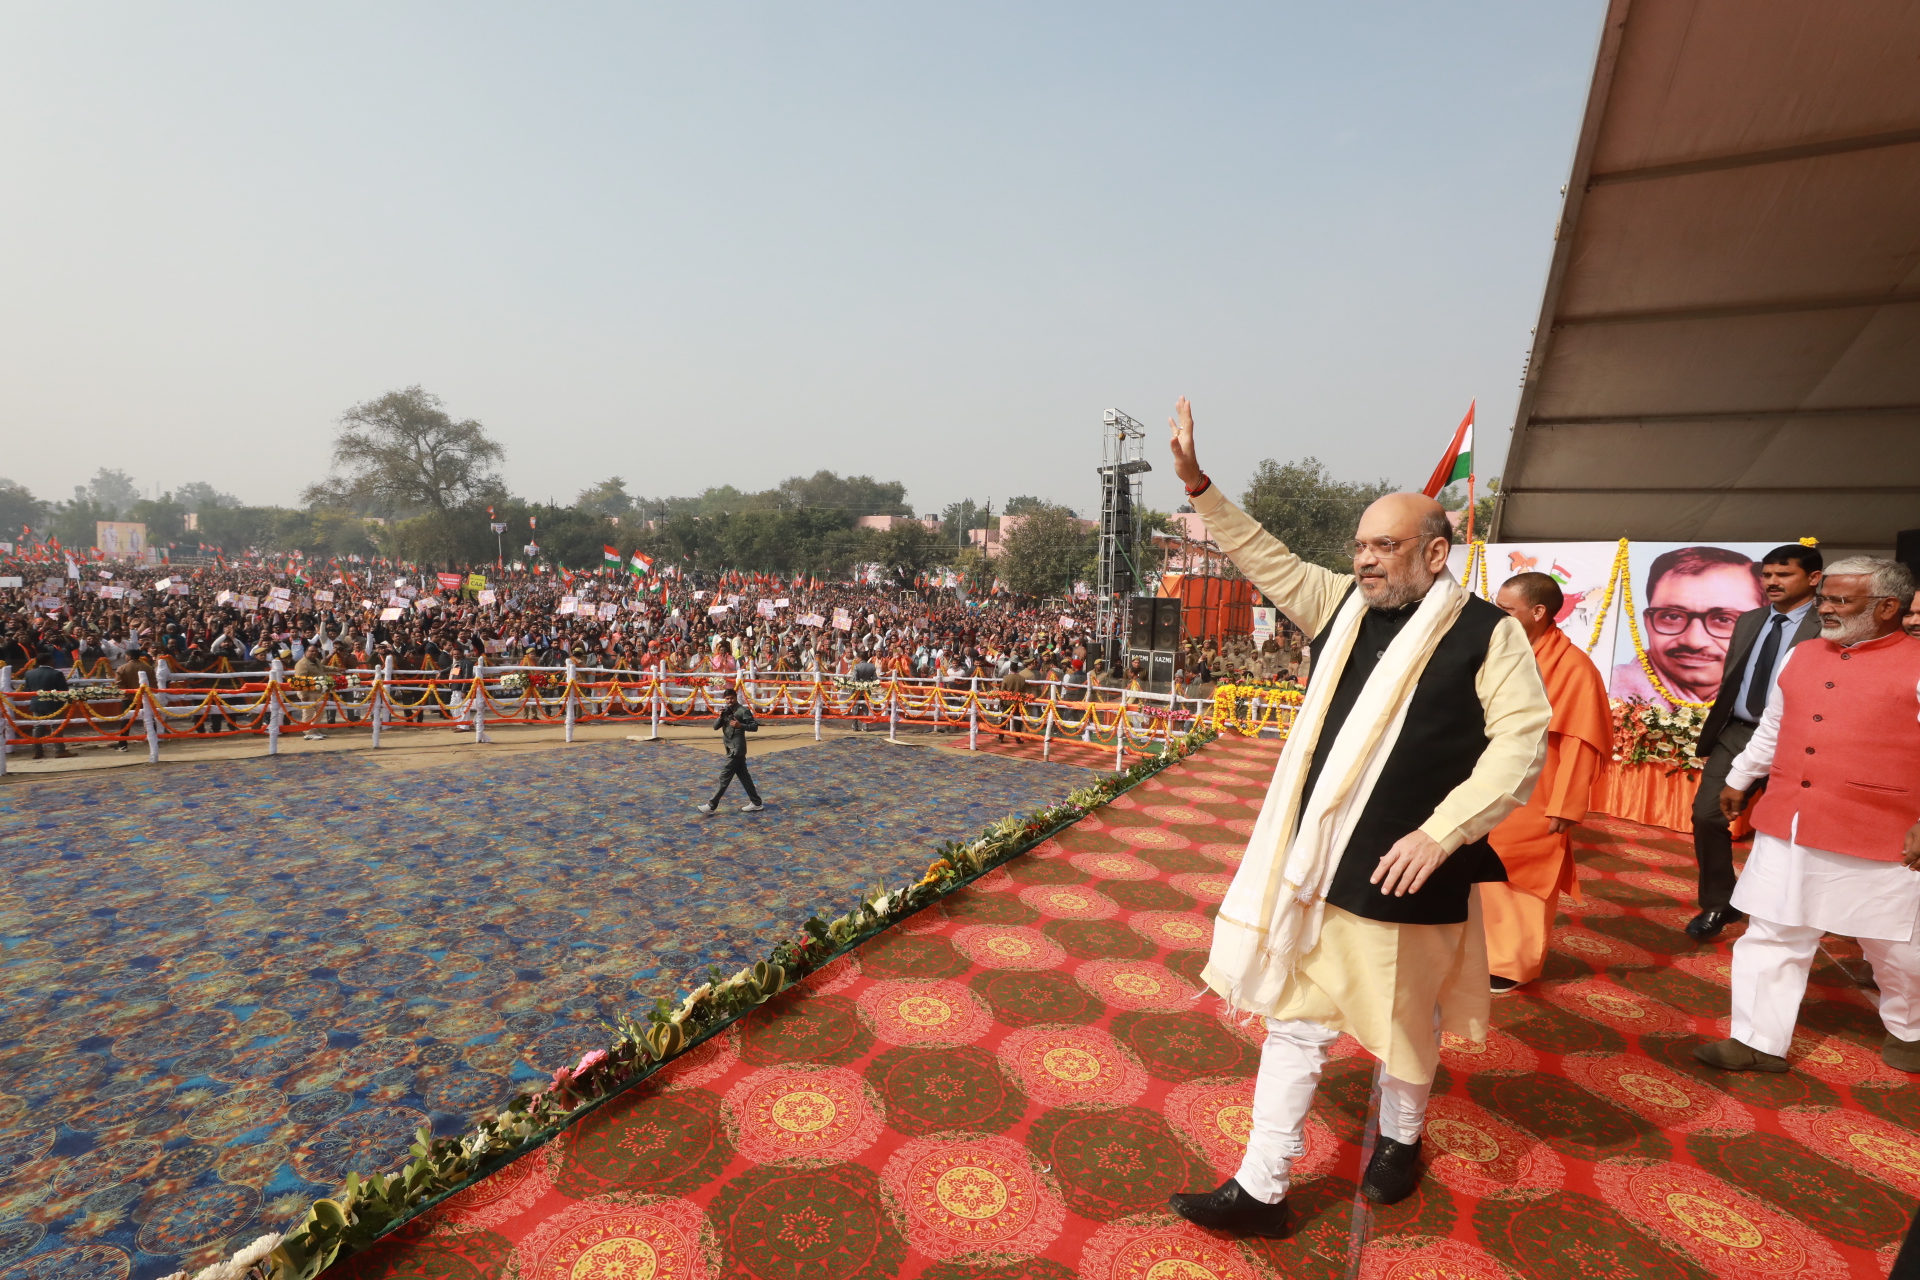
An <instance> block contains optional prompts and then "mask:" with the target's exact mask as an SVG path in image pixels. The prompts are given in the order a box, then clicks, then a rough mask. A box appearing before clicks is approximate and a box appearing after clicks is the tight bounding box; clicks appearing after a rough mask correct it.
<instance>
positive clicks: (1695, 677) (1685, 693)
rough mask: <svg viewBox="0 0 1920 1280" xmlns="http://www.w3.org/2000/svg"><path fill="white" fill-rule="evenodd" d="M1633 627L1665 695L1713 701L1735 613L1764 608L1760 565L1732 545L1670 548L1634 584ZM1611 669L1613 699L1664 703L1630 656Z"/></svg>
mask: <svg viewBox="0 0 1920 1280" xmlns="http://www.w3.org/2000/svg"><path fill="white" fill-rule="evenodd" d="M1634 585H1635V588H1636V589H1635V592H1634V596H1635V599H1634V605H1635V609H1636V612H1637V615H1638V616H1637V617H1636V618H1635V621H1636V622H1637V623H1638V624H1639V627H1640V639H1641V641H1642V643H1644V645H1645V646H1646V651H1647V662H1648V664H1649V665H1651V666H1652V667H1653V670H1654V673H1655V674H1656V675H1658V676H1659V677H1660V683H1661V684H1662V685H1664V686H1666V689H1667V691H1668V692H1669V693H1671V694H1673V695H1674V696H1676V697H1679V698H1684V699H1686V700H1687V701H1689V702H1712V701H1713V700H1714V698H1715V697H1716V696H1717V695H1718V694H1719V692H1720V677H1721V672H1722V669H1723V668H1724V667H1725V666H1726V661H1727V649H1728V647H1729V646H1730V645H1731V643H1732V641H1733V628H1734V625H1735V624H1736V623H1738V622H1739V621H1740V615H1741V614H1743V613H1746V612H1747V611H1748V610H1751V609H1758V608H1760V607H1761V606H1762V605H1764V604H1766V603H1767V596H1766V592H1765V590H1764V588H1763V587H1762V584H1761V578H1760V566H1759V565H1758V564H1757V563H1755V561H1754V559H1753V557H1752V556H1749V555H1747V554H1746V553H1744V552H1741V551H1736V550H1734V549H1733V548H1731V547H1711V546H1698V547H1676V548H1674V549H1672V550H1670V551H1666V552H1664V553H1662V554H1661V555H1658V556H1655V557H1654V559H1653V562H1652V563H1651V564H1649V565H1648V566H1647V570H1646V577H1645V579H1644V586H1642V585H1641V583H1639V582H1636V583H1635V584H1634ZM1624 656H1625V658H1626V661H1624V662H1622V663H1620V664H1618V665H1617V666H1616V667H1615V668H1614V673H1613V676H1614V678H1613V680H1612V682H1611V683H1610V686H1609V688H1610V690H1611V692H1612V694H1613V696H1614V697H1616V698H1642V699H1645V700H1646V701H1648V702H1653V703H1667V704H1668V705H1671V704H1670V701H1669V699H1667V698H1665V697H1662V696H1661V692H1660V690H1659V689H1658V688H1656V687H1654V685H1653V682H1652V681H1650V680H1648V679H1647V675H1646V672H1645V671H1644V670H1643V669H1642V668H1641V666H1640V661H1639V658H1638V657H1637V656H1636V655H1634V654H1631V653H1628V654H1625V655H1624Z"/></svg>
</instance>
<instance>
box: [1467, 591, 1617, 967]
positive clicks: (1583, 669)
mask: <svg viewBox="0 0 1920 1280" xmlns="http://www.w3.org/2000/svg"><path fill="white" fill-rule="evenodd" d="M1493 602H1494V603H1495V604H1497V605H1499V606H1500V607H1501V608H1502V609H1504V610H1506V611H1507V613H1508V614H1509V615H1510V616H1511V617H1512V618H1513V619H1514V621H1516V622H1518V623H1519V624H1520V628H1521V630H1523V631H1525V632H1526V633H1527V640H1528V642H1529V643H1530V644H1532V646H1533V657H1534V661H1536V662H1538V663H1539V664H1540V680H1541V682H1542V683H1543V684H1544V685H1545V686H1546V689H1547V701H1548V703H1549V704H1551V705H1552V707H1553V720H1552V722H1551V723H1550V724H1548V726H1547V763H1546V767H1545V768H1544V769H1542V770H1541V771H1540V781H1539V782H1538V783H1536V784H1535V786H1534V788H1533V795H1532V796H1531V797H1529V798H1528V800H1527V803H1526V805H1525V806H1524V807H1522V808H1520V809H1516V810H1515V811H1514V812H1513V813H1511V814H1509V815H1507V819H1506V821H1504V822H1502V823H1501V824H1500V825H1499V826H1497V827H1495V828H1494V829H1493V833H1492V834H1491V835H1489V836H1488V837H1487V842H1488V843H1489V844H1491V845H1492V846H1493V851H1494V852H1495V853H1497V854H1499V855H1500V864H1501V865H1502V866H1504V867H1505V868H1506V869H1507V880H1506V883H1505V884H1501V883H1500V882H1499V881H1488V882H1487V883H1485V884H1483V885H1481V886H1480V914H1481V919H1482V922H1483V923H1484V924H1485V925H1486V930H1487V969H1488V972H1489V974H1490V975H1491V976H1490V978H1489V985H1491V986H1492V988H1493V994H1494V995H1497V996H1502V995H1505V994H1507V993H1508V992H1509V991H1512V990H1513V989H1514V988H1515V987H1518V986H1521V985H1523V984H1525V983H1528V982H1532V981H1533V980H1534V979H1535V978H1537V977H1539V976H1540V969H1541V967H1542V966H1543V965H1544V964H1545V963H1546V958H1547V941H1548V939H1550V938H1551V937H1552V936H1553V918H1554V913H1555V912H1556V911H1557V910H1558V909H1559V906H1560V895H1561V894H1563V893H1571V894H1573V895H1574V896H1575V897H1578V896H1579V893H1580V889H1579V884H1578V882H1577V881H1576V880H1575V879H1574V875H1573V837H1572V836H1571V835H1569V834H1568V833H1569V832H1570V831H1571V830H1572V829H1573V826H1574V824H1575V823H1577V822H1579V821H1580V820H1581V819H1582V818H1584V817H1586V816H1587V801H1588V799H1589V797H1591V795H1592V794H1593V783H1594V779H1596V778H1598V777H1599V776H1600V769H1601V765H1602V762H1603V761H1605V760H1606V759H1607V757H1608V756H1610V755H1612V754H1613V712H1612V710H1611V709H1610V708H1609V707H1608V705H1607V686H1606V685H1605V684H1604V683H1602V681H1601V679H1600V669H1599V668H1598V667H1596V666H1594V665H1593V660H1592V659H1591V658H1589V657H1587V655H1586V654H1584V653H1582V652H1581V651H1580V648H1579V646H1578V645H1576V644H1574V643H1573V641H1571V640H1569V639H1567V636H1566V633H1565V632H1563V631H1562V630H1560V628H1559V626H1558V625H1557V624H1556V623H1555V622H1554V619H1555V618H1557V617H1558V616H1559V615H1560V607H1561V605H1563V604H1564V603H1566V601H1565V597H1564V596H1562V594H1561V592H1560V584H1559V583H1557V582H1555V581H1554V580H1553V579H1552V578H1551V577H1549V576H1547V575H1546V574H1544V573H1520V574H1515V575H1514V576H1513V577H1511V578H1508V579H1507V581H1506V585H1504V586H1502V587H1501V588H1500V593H1499V594H1498V595H1496V596H1495V597H1494V598H1493Z"/></svg>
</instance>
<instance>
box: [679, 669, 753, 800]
mask: <svg viewBox="0 0 1920 1280" xmlns="http://www.w3.org/2000/svg"><path fill="white" fill-rule="evenodd" d="M713 727H714V728H716V729H718V730H719V731H720V740H721V741H722V742H724V743H725V744H726V748H727V762H726V763H725V764H724V765H722V766H720V777H719V786H718V788H717V789H716V790H715V791H714V793H713V799H711V800H709V801H707V802H706V803H705V804H700V805H695V806H694V808H696V809H698V810H699V811H700V812H701V813H713V812H715V811H717V810H718V809H719V808H720V797H721V796H724V795H725V794H727V786H728V784H729V783H731V782H732V781H733V780H734V779H735V778H738V779H740V785H741V786H743V787H745V788H746V789H747V802H746V803H745V804H743V805H741V806H740V812H742V813H758V812H760V811H761V810H762V809H764V808H766V807H767V806H765V805H764V804H761V803H760V793H759V791H757V790H755V788H754V785H753V775H752V774H750V773H748V772H747V735H748V734H750V733H758V732H759V731H760V722H759V721H758V720H756V719H754V718H753V708H752V707H748V706H742V705H741V703H740V691H739V690H738V689H732V688H729V689H728V690H727V705H726V706H724V707H722V708H721V709H720V718H719V720H717V721H715V722H714V726H713Z"/></svg>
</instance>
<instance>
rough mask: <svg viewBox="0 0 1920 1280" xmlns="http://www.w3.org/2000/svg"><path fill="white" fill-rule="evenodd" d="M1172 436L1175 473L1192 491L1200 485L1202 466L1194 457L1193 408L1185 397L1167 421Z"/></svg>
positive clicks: (1169, 437) (1168, 439) (1169, 436)
mask: <svg viewBox="0 0 1920 1280" xmlns="http://www.w3.org/2000/svg"><path fill="white" fill-rule="evenodd" d="M1167 426H1168V428H1169V429H1170V434H1169V435H1168V438H1167V444H1168V445H1169V446H1170V447H1171V448H1172V449H1173V473H1174V474H1175V475H1177V476H1179V477H1180V483H1181V484H1184V485H1185V486H1187V488H1189V489H1192V488H1194V487H1195V486H1197V485H1198V484H1199V483H1200V464H1199V463H1198V462H1197V461H1195V460H1194V456H1193V406H1192V405H1190V404H1188V403H1187V398H1186V397H1185V396H1181V397H1180V402H1179V403H1178V404H1176V405H1174V406H1173V416H1172V417H1171V418H1168V419H1167Z"/></svg>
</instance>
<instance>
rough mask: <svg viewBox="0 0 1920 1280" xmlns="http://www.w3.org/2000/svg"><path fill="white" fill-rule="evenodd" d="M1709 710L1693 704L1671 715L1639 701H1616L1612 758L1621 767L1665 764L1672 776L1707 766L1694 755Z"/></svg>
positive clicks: (1614, 706)
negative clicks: (1621, 765)
mask: <svg viewBox="0 0 1920 1280" xmlns="http://www.w3.org/2000/svg"><path fill="white" fill-rule="evenodd" d="M1706 723H1707V708H1706V707H1704V706H1698V705H1695V704H1692V703H1689V704H1686V705H1684V706H1679V707H1675V708H1674V709H1672V710H1671V711H1669V710H1667V709H1666V708H1665V707H1661V706H1657V705H1656V704H1654V703H1651V702H1642V701H1640V700H1639V699H1634V700H1631V701H1625V702H1623V701H1621V700H1620V699H1618V698H1616V699H1614V701H1613V758H1614V759H1615V760H1617V761H1619V762H1620V763H1621V764H1623V765H1626V764H1663V765H1666V766H1667V767H1668V769H1669V771H1670V772H1672V773H1683V772H1691V771H1693V770H1697V769H1699V768H1701V767H1702V766H1703V765H1704V764H1705V763H1706V762H1705V761H1704V760H1701V759H1700V758H1699V757H1698V756H1696V755H1694V750H1695V747H1696V745H1697V744H1698V743H1699V741H1700V730H1701V729H1702V728H1703V727H1704V726H1705V725H1706Z"/></svg>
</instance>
